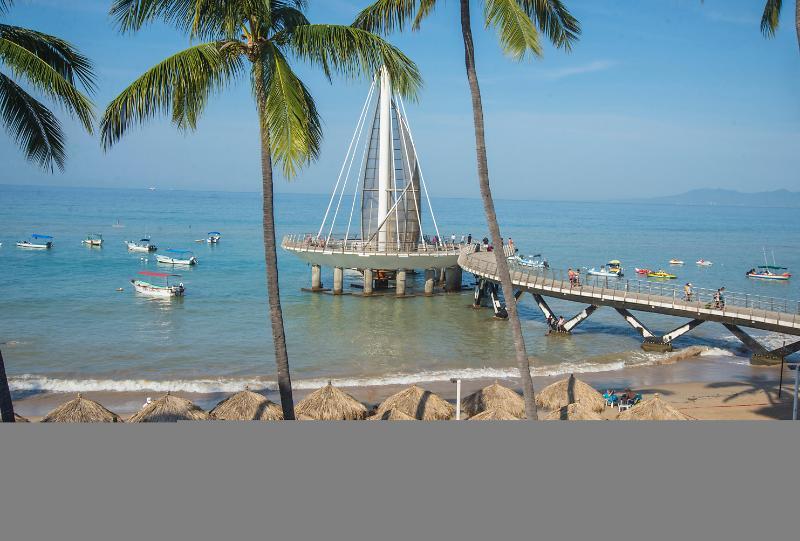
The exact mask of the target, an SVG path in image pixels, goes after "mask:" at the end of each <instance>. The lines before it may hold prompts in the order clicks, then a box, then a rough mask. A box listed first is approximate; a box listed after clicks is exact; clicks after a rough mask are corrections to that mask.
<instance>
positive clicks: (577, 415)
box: [545, 402, 602, 421]
mask: <svg viewBox="0 0 800 541" xmlns="http://www.w3.org/2000/svg"><path fill="white" fill-rule="evenodd" d="M545 420H547V421H600V420H602V417H600V416H599V415H598V414H597V413H595V412H594V411H592V410H591V409H589V408H587V407H586V406H585V405H584V404H583V402H576V403H574V404H570V405H568V406H564V407H563V408H559V409H557V410H555V411H551V412H550V413H549V414H548V415H547V417H545Z"/></svg>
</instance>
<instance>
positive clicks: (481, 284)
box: [472, 278, 487, 308]
mask: <svg viewBox="0 0 800 541" xmlns="http://www.w3.org/2000/svg"><path fill="white" fill-rule="evenodd" d="M486 286H487V282H486V280H484V279H483V278H479V279H478V282H477V283H476V284H475V290H474V292H473V294H472V307H473V308H480V307H481V305H482V304H483V298H484V297H485V296H486Z"/></svg>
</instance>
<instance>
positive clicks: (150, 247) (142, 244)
mask: <svg viewBox="0 0 800 541" xmlns="http://www.w3.org/2000/svg"><path fill="white" fill-rule="evenodd" d="M125 244H127V245H128V251H129V252H155V251H156V250H158V248H156V246H155V244H150V237H144V238H141V239H139V240H138V241H133V240H126V241H125Z"/></svg>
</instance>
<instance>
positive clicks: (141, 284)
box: [131, 271, 186, 297]
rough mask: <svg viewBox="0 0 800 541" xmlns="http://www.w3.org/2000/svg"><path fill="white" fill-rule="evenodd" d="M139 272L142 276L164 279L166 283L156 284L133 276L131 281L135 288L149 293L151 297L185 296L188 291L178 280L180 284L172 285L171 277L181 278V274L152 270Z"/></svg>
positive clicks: (139, 291) (143, 293) (138, 291)
mask: <svg viewBox="0 0 800 541" xmlns="http://www.w3.org/2000/svg"><path fill="white" fill-rule="evenodd" d="M137 274H139V275H141V276H148V277H152V278H163V279H164V285H155V284H151V283H150V282H145V281H144V280H137V279H136V278H132V279H131V283H132V284H133V289H134V290H135V291H136V292H137V293H141V294H142V295H147V296H150V297H183V294H184V292H185V291H186V288H184V287H183V283H182V282H178V285H170V283H169V279H170V278H180V276H181V275H180V274H171V273H168V272H152V271H139V272H138V273H137Z"/></svg>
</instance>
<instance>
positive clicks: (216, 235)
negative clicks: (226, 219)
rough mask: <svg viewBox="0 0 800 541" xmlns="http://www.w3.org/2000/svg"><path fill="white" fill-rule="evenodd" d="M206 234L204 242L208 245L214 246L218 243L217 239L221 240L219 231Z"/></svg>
mask: <svg viewBox="0 0 800 541" xmlns="http://www.w3.org/2000/svg"><path fill="white" fill-rule="evenodd" d="M207 234H208V238H207V239H206V242H207V243H209V244H216V243H218V242H219V239H220V238H222V233H220V232H219V231H209V232H208V233H207Z"/></svg>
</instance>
